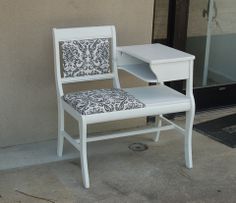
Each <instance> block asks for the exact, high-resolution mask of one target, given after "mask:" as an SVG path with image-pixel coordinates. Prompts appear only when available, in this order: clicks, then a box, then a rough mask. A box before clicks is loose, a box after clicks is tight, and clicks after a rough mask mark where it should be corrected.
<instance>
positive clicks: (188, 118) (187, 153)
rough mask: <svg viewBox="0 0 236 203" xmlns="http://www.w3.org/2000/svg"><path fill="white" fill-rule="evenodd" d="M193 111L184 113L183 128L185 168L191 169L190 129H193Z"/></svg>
mask: <svg viewBox="0 0 236 203" xmlns="http://www.w3.org/2000/svg"><path fill="white" fill-rule="evenodd" d="M193 120H194V111H193V110H190V111H188V112H186V128H185V163H186V167H187V168H192V167H193V160H192V129H193Z"/></svg>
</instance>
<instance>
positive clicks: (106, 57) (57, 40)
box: [53, 26, 120, 96]
mask: <svg viewBox="0 0 236 203" xmlns="http://www.w3.org/2000/svg"><path fill="white" fill-rule="evenodd" d="M53 42H54V65H55V74H56V82H57V89H58V91H59V94H60V95H61V96H62V95H63V89H62V84H67V83H73V82H81V81H91V80H104V79H113V84H114V86H115V87H118V88H119V86H120V84H119V80H118V75H117V67H116V60H115V58H116V34H115V27H114V26H97V27H82V28H62V29H53Z"/></svg>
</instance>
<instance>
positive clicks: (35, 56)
mask: <svg viewBox="0 0 236 203" xmlns="http://www.w3.org/2000/svg"><path fill="white" fill-rule="evenodd" d="M152 7H153V0H40V1H39V0H0V71H1V73H0V146H7V145H13V144H19V143H27V142H34V141H39V140H46V139H51V138H55V137H56V128H57V106H56V91H55V85H54V72H53V50H52V36H51V29H52V28H53V27H70V26H90V25H107V24H113V25H115V26H116V29H117V37H118V44H119V45H128V44H142V43H149V42H150V41H151V31H152V16H153V14H152V11H153V8H152ZM121 77H122V80H121V82H122V84H123V85H124V86H127V85H131V84H132V85H140V84H143V83H141V82H140V81H139V80H135V79H134V78H133V77H131V76H127V75H126V74H123V73H121ZM109 84H110V83H109V82H102V85H103V86H108V85H109ZM98 86H99V85H98V84H97V83H89V84H83V85H82V86H81V88H82V89H84V88H87V87H98ZM126 123H127V122H121V123H119V124H116V125H124V126H125V125H126ZM139 123H142V121H140V120H139V121H137V122H133V124H134V125H138V124H139ZM67 126H69V128H71V129H72V131H73V132H76V130H77V125H76V122H72V121H71V120H70V119H67ZM106 126H107V129H109V128H110V127H109V126H111V125H106ZM102 128H103V127H102ZM92 129H94V130H96V129H98V128H97V126H95V127H94V126H93V127H92Z"/></svg>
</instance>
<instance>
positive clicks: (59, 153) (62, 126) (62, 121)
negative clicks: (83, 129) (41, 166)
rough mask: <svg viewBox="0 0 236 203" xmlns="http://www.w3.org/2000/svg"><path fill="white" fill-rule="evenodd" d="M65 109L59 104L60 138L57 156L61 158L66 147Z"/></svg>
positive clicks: (58, 139)
mask: <svg viewBox="0 0 236 203" xmlns="http://www.w3.org/2000/svg"><path fill="white" fill-rule="evenodd" d="M63 131H64V109H63V108H62V105H61V104H60V103H59V104H58V138H57V156H59V157H61V156H62V152H63V145H64V136H63Z"/></svg>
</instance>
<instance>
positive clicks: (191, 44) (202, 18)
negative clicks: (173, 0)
mask: <svg viewBox="0 0 236 203" xmlns="http://www.w3.org/2000/svg"><path fill="white" fill-rule="evenodd" d="M186 51H187V52H190V53H193V54H194V55H196V61H195V71H194V86H195V87H196V88H198V87H208V86H215V85H226V84H233V83H235V82H236V1H235V0H224V1H222V0H198V1H196V0H191V1H190V7H189V21H188V37H187V47H186Z"/></svg>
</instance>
